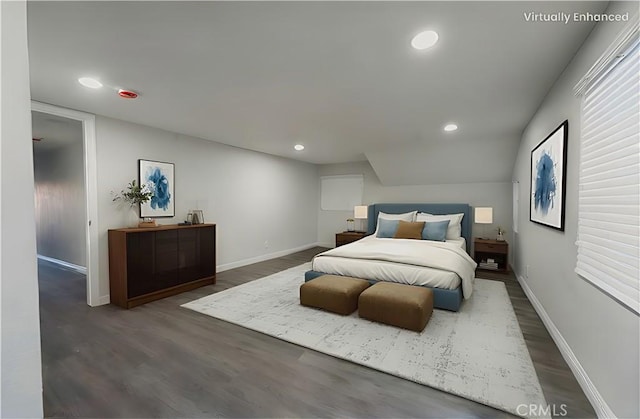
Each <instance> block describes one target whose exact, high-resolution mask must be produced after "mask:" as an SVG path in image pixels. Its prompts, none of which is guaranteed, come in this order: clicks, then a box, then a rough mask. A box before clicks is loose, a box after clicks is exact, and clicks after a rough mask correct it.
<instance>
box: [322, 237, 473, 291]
mask: <svg viewBox="0 0 640 419" xmlns="http://www.w3.org/2000/svg"><path fill="white" fill-rule="evenodd" d="M312 269H313V270H315V271H319V272H325V273H329V274H336V275H348V276H354V277H359V278H367V279H375V280H379V281H390V282H400V283H406V284H413V285H428V286H431V287H436V288H445V289H455V288H457V287H458V285H459V284H460V282H462V294H463V296H464V298H469V297H470V296H471V293H472V291H473V279H474V277H475V269H476V263H475V261H474V260H473V259H472V258H471V257H470V256H469V255H468V254H467V252H466V251H464V250H463V249H461V248H460V247H459V246H458V245H457V244H454V243H446V242H436V241H431V240H409V239H379V238H376V237H375V236H367V237H365V238H363V239H361V240H358V241H357V242H353V243H350V244H347V245H344V246H340V247H337V248H335V249H331V250H328V251H326V252H323V253H320V254H319V255H317V256H316V257H315V258H314V259H313V262H312Z"/></svg>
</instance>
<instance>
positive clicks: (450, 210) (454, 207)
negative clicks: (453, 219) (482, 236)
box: [367, 204, 471, 253]
mask: <svg viewBox="0 0 640 419" xmlns="http://www.w3.org/2000/svg"><path fill="white" fill-rule="evenodd" d="M380 211H382V212H386V213H387V214H400V213H403V212H409V211H418V212H428V213H429V214H460V213H464V217H463V218H462V237H464V238H465V240H466V241H467V253H468V252H469V251H470V249H471V207H470V206H469V205H468V204H371V205H369V214H368V218H367V233H368V234H373V232H375V231H376V224H377V223H378V213H379V212H380Z"/></svg>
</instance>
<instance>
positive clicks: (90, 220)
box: [31, 100, 109, 307]
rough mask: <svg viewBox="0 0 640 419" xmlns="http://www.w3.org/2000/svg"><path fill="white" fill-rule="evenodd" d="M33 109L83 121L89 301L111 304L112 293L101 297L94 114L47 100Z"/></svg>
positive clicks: (92, 303) (35, 103) (94, 303)
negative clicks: (50, 102) (49, 102)
mask: <svg viewBox="0 0 640 419" xmlns="http://www.w3.org/2000/svg"><path fill="white" fill-rule="evenodd" d="M31 110H32V111H36V112H42V113H47V114H50V115H55V116H60V117H64V118H69V119H73V120H76V121H80V122H82V149H83V152H84V161H83V167H84V190H85V214H86V219H85V226H86V229H85V237H86V265H87V274H86V276H87V304H88V305H90V306H92V307H94V306H99V305H103V304H108V303H109V296H108V295H106V296H104V297H101V296H100V287H99V284H100V282H99V275H98V273H99V255H100V253H99V252H98V194H97V191H98V171H97V165H98V163H97V156H96V117H95V115H92V114H89V113H86V112H80V111H75V110H72V109H67V108H63V107H60V106H56V105H50V104H47V103H42V102H37V101H35V100H32V101H31Z"/></svg>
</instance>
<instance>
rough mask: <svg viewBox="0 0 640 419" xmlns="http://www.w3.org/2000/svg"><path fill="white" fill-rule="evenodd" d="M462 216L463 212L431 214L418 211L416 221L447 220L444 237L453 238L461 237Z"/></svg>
mask: <svg viewBox="0 0 640 419" xmlns="http://www.w3.org/2000/svg"><path fill="white" fill-rule="evenodd" d="M462 217H464V214H463V213H460V214H443V215H433V214H427V213H426V212H419V213H418V215H417V216H416V221H425V222H434V221H444V220H449V227H448V228H447V237H446V238H447V240H454V239H459V238H460V237H462Z"/></svg>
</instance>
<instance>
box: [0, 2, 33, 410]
mask: <svg viewBox="0 0 640 419" xmlns="http://www.w3.org/2000/svg"><path fill="white" fill-rule="evenodd" d="M0 15H1V16H0V21H1V25H0V27H1V28H2V34H1V39H2V57H1V58H2V84H1V90H2V123H1V125H2V143H1V146H0V165H1V168H0V176H1V182H2V202H1V205H0V208H1V210H0V220H1V222H2V228H1V229H0V230H1V236H2V242H1V243H2V258H1V265H2V266H1V268H0V271H1V273H2V277H1V281H2V282H1V287H0V294H1V298H0V312H1V327H0V330H1V333H2V343H1V350H0V357H1V361H0V369H1V371H2V374H0V375H1V376H2V379H1V388H0V390H1V397H0V416H1V417H3V418H19V417H28V418H35V417H42V414H43V411H42V372H41V358H40V319H39V308H38V278H37V265H36V229H35V224H34V222H33V219H34V207H33V155H32V149H31V103H30V92H29V57H28V52H27V17H26V4H25V2H24V1H15V2H6V1H3V2H0Z"/></svg>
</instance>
